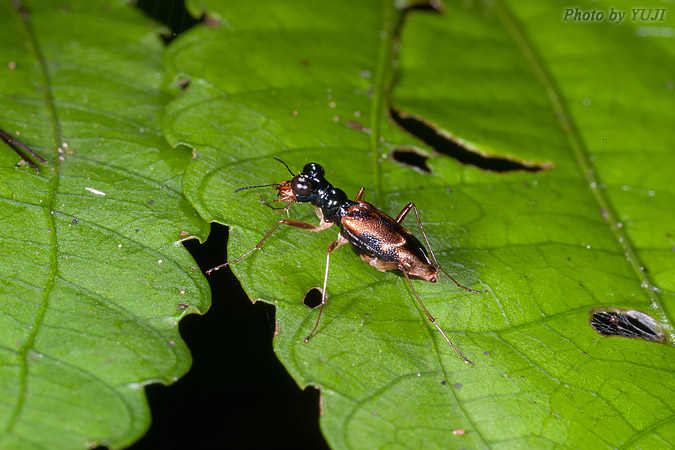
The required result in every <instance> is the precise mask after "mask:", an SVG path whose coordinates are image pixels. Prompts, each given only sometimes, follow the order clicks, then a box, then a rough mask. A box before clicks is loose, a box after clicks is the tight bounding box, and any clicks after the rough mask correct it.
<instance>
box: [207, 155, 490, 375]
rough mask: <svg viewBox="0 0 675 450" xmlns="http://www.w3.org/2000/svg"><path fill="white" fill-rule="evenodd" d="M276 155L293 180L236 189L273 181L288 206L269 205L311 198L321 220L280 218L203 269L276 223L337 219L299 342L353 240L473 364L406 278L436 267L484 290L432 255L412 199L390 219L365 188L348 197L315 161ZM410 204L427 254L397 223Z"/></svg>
mask: <svg viewBox="0 0 675 450" xmlns="http://www.w3.org/2000/svg"><path fill="white" fill-rule="evenodd" d="M274 159H276V160H277V161H279V162H281V163H282V164H283V165H284V166H286V169H288V171H289V172H290V173H291V175H292V176H293V179H291V180H290V181H284V182H282V183H274V184H266V185H257V186H246V187H242V188H239V189H237V190H235V192H238V191H241V190H244V189H252V188H260V187H269V186H275V187H276V189H277V191H278V198H277V200H276V201H280V202H284V203H286V206H285V207H281V208H273V209H282V210H285V211H286V212H288V209H289V208H290V206H291V205H293V204H294V203H310V204H312V205H313V206H314V210H315V211H316V215H317V216H318V218H319V220H320V222H319V225H313V224H311V223H308V222H301V221H297V220H290V219H282V220H280V221H278V222H277V223H276V224H275V225H274V226H273V227H272V229H271V230H270V231H268V232H267V234H266V235H265V236H264V237H263V238H262V239H261V240H260V242H258V244H257V245H256V246H255V247H253V248H252V249H251V250H249V251H248V252H246V253H244V254H243V255H242V256H240V257H239V258H237V259H233V260H231V261H228V262H226V263H224V264H221V265H219V266H217V267H214V268H212V269H210V270H208V271H206V273H207V274H210V273H211V272H213V271H216V270H219V269H221V268H223V267H226V266H228V265H230V264H233V263H236V262H239V261H241V260H242V259H244V258H246V257H247V256H248V255H250V254H251V253H253V252H254V251H256V250H260V249H261V248H262V245H263V243H264V242H265V241H266V240H267V238H268V237H270V235H271V234H272V233H273V232H274V230H276V229H277V227H278V226H279V225H290V226H292V227H295V228H300V229H302V230H307V231H315V232H317V231H323V230H325V229H327V228H330V227H331V226H332V225H333V224H337V226H338V228H340V233H339V234H338V237H337V240H335V241H333V242H331V243H330V245H329V246H328V250H327V255H326V271H325V273H324V278H323V290H322V291H321V308H320V309H319V315H318V317H317V318H316V323H315V324H314V328H312V331H311V332H310V333H309V335H308V336H307V337H306V338H305V339H304V341H303V342H304V343H307V341H308V340H309V339H310V338H311V337H312V336H313V335H314V333H315V332H316V330H317V328H318V327H319V321H320V320H321V314H322V313H323V308H324V306H325V305H326V285H327V283H328V269H329V267H330V254H331V252H332V251H333V250H335V249H336V248H338V247H340V246H342V245H344V244H347V243H349V244H351V245H352V248H353V249H354V251H355V253H356V254H357V255H359V256H360V257H361V259H362V260H363V261H365V262H367V263H368V264H369V265H370V266H371V267H374V268H376V269H377V270H379V271H381V272H384V271H387V270H396V269H398V270H399V271H400V272H401V273H403V276H404V277H405V279H406V281H407V282H408V286H410V290H411V291H412V293H413V294H414V295H415V298H416V299H417V301H418V302H419V304H420V306H421V307H422V310H424V313H425V314H426V316H427V318H428V319H429V322H431V323H432V324H434V326H435V327H436V328H437V329H438V331H439V332H440V333H441V335H443V337H444V338H445V340H446V341H447V343H448V344H449V345H450V347H452V348H453V350H454V351H455V352H457V354H458V355H459V356H460V358H462V360H464V362H465V363H467V364H469V365H473V363H472V362H471V361H469V360H468V359H467V358H466V357H465V356H464V355H463V354H462V352H460V351H459V349H458V348H457V347H455V345H454V344H453V343H452V342H451V341H450V339H449V338H448V336H447V335H446V334H445V332H444V331H443V329H441V327H440V326H439V325H438V323H437V322H436V319H434V317H433V316H432V315H431V313H429V311H428V310H427V308H426V307H425V306H424V303H423V302H422V299H421V298H420V296H419V295H418V294H417V291H415V288H414V287H413V284H412V283H411V282H410V277H415V278H419V279H422V280H424V281H429V282H431V283H435V282H436V280H437V278H438V271H439V270H440V271H441V272H443V273H444V274H445V275H446V276H447V277H448V278H450V279H451V280H452V281H453V282H454V283H455V284H456V285H457V287H459V288H461V289H464V290H465V291H468V292H474V293H485V292H487V291H485V290H484V291H476V290H473V289H470V288H468V287H466V286H463V285H461V284H460V283H459V282H458V281H457V280H455V279H454V278H453V277H452V276H451V275H450V274H449V273H448V272H446V271H445V270H444V269H443V268H442V267H441V265H440V264H439V263H438V260H437V259H436V255H434V252H433V250H432V249H431V245H430V244H429V239H427V235H426V233H425V232H424V227H423V226H422V222H421V221H420V216H419V213H418V211H417V207H415V204H414V203H412V202H411V203H408V204H407V205H406V206H405V207H404V208H403V209H402V210H401V211H400V212H399V213H398V215H397V216H396V218H395V219H392V218H391V217H389V216H388V215H387V214H385V213H384V212H382V211H381V210H379V209H378V208H376V207H375V206H373V205H371V204H370V203H367V202H364V201H363V200H361V199H362V198H363V193H364V189H363V188H361V190H359V193H358V194H357V195H356V198H355V199H354V200H353V201H352V200H349V198H348V197H347V194H345V192H344V191H343V190H341V189H338V188H335V187H333V185H332V184H330V183H329V182H328V181H327V180H326V178H325V177H324V175H325V171H324V169H323V167H321V166H320V165H319V164H316V163H310V164H307V165H305V166H304V167H303V169H302V172H301V173H299V174H298V175H296V174H294V173H293V171H292V170H291V169H290V168H289V167H288V165H287V164H286V163H284V162H283V161H281V160H280V159H278V158H274ZM263 204H265V205H266V206H270V207H271V205H269V204H267V203H266V202H265V201H264V200H263ZM411 209H412V210H413V211H414V212H415V217H416V219H417V224H418V225H419V227H420V231H421V232H422V236H424V242H425V243H426V244H427V247H428V248H429V253H427V251H426V250H425V248H424V246H423V245H422V243H421V242H420V241H419V240H418V239H417V238H416V237H415V236H414V235H413V234H412V233H410V232H409V231H408V230H406V229H405V228H404V227H403V226H402V225H401V222H403V219H405V217H406V216H407V215H408V213H409V212H410V210H411Z"/></svg>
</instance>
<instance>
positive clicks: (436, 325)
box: [401, 270, 473, 366]
mask: <svg viewBox="0 0 675 450" xmlns="http://www.w3.org/2000/svg"><path fill="white" fill-rule="evenodd" d="M401 272H403V275H404V276H405V280H406V281H407V282H408V286H410V290H411V291H412V293H413V295H414V296H415V298H416V299H417V301H418V302H419V304H420V306H421V307H422V309H423V310H424V314H426V315H427V319H429V322H431V323H433V324H434V326H435V327H436V329H437V330H438V331H439V332H440V333H441V335H443V337H444V338H445V341H446V342H447V343H448V344H449V345H450V347H452V349H453V350H454V351H455V352H456V353H457V354H458V355H459V357H460V358H462V359H463V360H464V362H465V363H467V364H468V365H470V366H473V363H472V362H471V361H469V360H468V359H467V358H466V356H464V355H463V354H462V352H460V351H459V349H458V348H457V347H455V344H453V343H452V341H451V340H450V339H449V338H448V336H447V335H446V334H445V332H444V331H443V329H442V328H441V326H440V325H439V324H438V323H437V322H436V319H434V316H432V315H431V313H430V312H429V310H428V309H427V307H426V306H424V303H423V302H422V299H421V298H420V296H419V294H418V293H417V291H416V290H415V288H414V287H413V285H412V283H411V282H410V277H409V276H408V272H406V271H405V270H402V271H401Z"/></svg>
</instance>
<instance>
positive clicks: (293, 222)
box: [206, 219, 333, 275]
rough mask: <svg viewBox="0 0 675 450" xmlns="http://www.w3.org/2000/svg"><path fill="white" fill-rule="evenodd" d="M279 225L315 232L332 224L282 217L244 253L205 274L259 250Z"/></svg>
mask: <svg viewBox="0 0 675 450" xmlns="http://www.w3.org/2000/svg"><path fill="white" fill-rule="evenodd" d="M279 225H289V226H292V227H294V228H300V229H301V230H307V231H314V232H317V231H323V230H325V229H326V228H329V227H330V226H331V225H333V222H326V221H324V220H322V221H321V223H320V224H319V225H313V224H311V223H307V222H300V221H297V220H289V219H282V220H280V221H278V222H277V223H276V224H275V225H274V226H273V227H272V229H271V230H270V231H268V232H267V234H266V235H265V236H264V237H263V238H262V239H261V240H260V242H258V244H257V245H256V246H255V247H253V248H252V249H251V250H249V251H247V252H246V253H244V254H243V255H241V256H240V257H239V258H237V259H233V260H232V261H228V262H226V263H224V264H221V265H219V266H216V267H214V268H212V269H209V270H207V271H206V274H207V275H209V274H211V272H214V271H216V270H220V269H222V268H223V267H227V266H229V265H230V264H233V263H236V262H239V261H241V260H242V259H244V258H246V257H247V256H248V255H250V254H251V253H253V252H254V251H256V250H260V248H261V247H262V245H263V243H264V242H265V241H266V240H267V238H268V237H270V234H272V233H273V232H274V230H276V229H277V227H278V226H279Z"/></svg>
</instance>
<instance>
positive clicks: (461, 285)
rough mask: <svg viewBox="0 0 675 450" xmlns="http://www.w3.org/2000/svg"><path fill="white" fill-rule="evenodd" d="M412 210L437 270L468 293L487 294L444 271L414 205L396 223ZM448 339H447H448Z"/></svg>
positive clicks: (405, 210)
mask: <svg viewBox="0 0 675 450" xmlns="http://www.w3.org/2000/svg"><path fill="white" fill-rule="evenodd" d="M411 209H412V210H413V211H415V218H416V219H417V225H419V227H420V231H421V232H422V236H424V242H425V243H426V244H427V248H428V249H429V254H430V255H431V259H432V261H433V262H434V264H435V265H436V268H437V269H438V270H440V271H441V272H443V273H444V274H445V275H446V276H447V277H448V278H450V279H451V280H452V282H453V283H455V285H457V287H458V288H461V289H464V290H465V291H467V292H473V293H475V294H484V293H486V292H487V290H486V289H484V290H480V291H477V290H475V289H471V288H468V287H466V286H464V285H463V284H461V283H460V282H459V281H457V280H455V279H454V278H453V277H452V275H450V274H449V273H448V272H446V271H445V269H443V267H441V265H440V264H439V263H438V260H437V259H436V255H435V254H434V249H433V248H431V244H429V239H428V238H427V233H425V232H424V227H423V226H422V221H421V220H420V215H419V213H418V212H417V207H416V206H415V204H414V203H412V202H410V203H408V204H407V205H405V206H404V207H403V209H402V210H401V212H399V213H398V215H397V216H396V219H395V220H396V222H397V223H401V222H403V219H405V217H406V216H407V215H408V213H409V212H410V210H411ZM446 339H447V338H446ZM453 347H454V346H453Z"/></svg>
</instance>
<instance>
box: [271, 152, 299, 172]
mask: <svg viewBox="0 0 675 450" xmlns="http://www.w3.org/2000/svg"><path fill="white" fill-rule="evenodd" d="M272 159H276V160H277V161H279V162H280V163H281V164H283V165H284V166H286V169H288V172H289V173H290V174H291V175H293V176H295V174H294V173H293V171H292V170H291V168H290V167H288V164H286V163H285V162H283V161H282V160H280V159H279V158H277V157H276V156H275V157H274V158H272Z"/></svg>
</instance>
